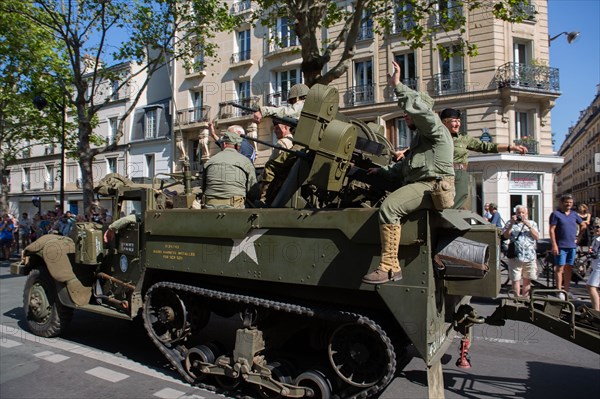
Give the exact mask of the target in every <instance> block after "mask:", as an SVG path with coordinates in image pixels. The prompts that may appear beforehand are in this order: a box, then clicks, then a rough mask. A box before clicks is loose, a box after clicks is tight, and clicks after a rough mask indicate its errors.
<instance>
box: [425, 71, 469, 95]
mask: <svg viewBox="0 0 600 399" xmlns="http://www.w3.org/2000/svg"><path fill="white" fill-rule="evenodd" d="M433 86H434V91H435V95H437V96H444V95H447V94H459V93H464V92H465V71H464V70H462V71H454V72H450V73H438V74H437V75H433Z"/></svg>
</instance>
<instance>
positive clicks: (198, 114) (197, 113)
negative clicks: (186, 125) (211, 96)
mask: <svg viewBox="0 0 600 399" xmlns="http://www.w3.org/2000/svg"><path fill="white" fill-rule="evenodd" d="M202 94H203V93H202V90H200V91H194V92H192V102H193V104H194V120H193V121H190V122H200V121H201V120H202V102H203V101H202Z"/></svg>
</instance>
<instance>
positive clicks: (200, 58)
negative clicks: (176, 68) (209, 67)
mask: <svg viewBox="0 0 600 399" xmlns="http://www.w3.org/2000/svg"><path fill="white" fill-rule="evenodd" d="M203 70H204V48H203V47H202V45H201V44H198V45H197V46H196V57H194V65H193V66H192V71H191V72H200V71H203Z"/></svg>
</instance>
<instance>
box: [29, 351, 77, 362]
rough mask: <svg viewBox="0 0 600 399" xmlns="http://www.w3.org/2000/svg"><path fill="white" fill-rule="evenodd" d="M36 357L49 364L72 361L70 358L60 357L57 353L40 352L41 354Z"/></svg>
mask: <svg viewBox="0 0 600 399" xmlns="http://www.w3.org/2000/svg"><path fill="white" fill-rule="evenodd" d="M35 356H36V357H39V358H40V359H44V360H46V361H48V362H51V363H60V362H62V361H63V360H67V359H70V357H69V356H64V355H59V354H57V353H54V352H50V351H44V352H39V353H36V354H35Z"/></svg>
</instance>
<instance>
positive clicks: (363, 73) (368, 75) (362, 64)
mask: <svg viewBox="0 0 600 399" xmlns="http://www.w3.org/2000/svg"><path fill="white" fill-rule="evenodd" d="M350 93H351V99H350V103H351V104H353V105H355V104H364V103H372V102H373V100H374V88H373V61H372V60H366V61H357V62H355V63H354V87H352V88H351V89H350Z"/></svg>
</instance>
